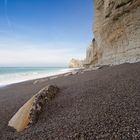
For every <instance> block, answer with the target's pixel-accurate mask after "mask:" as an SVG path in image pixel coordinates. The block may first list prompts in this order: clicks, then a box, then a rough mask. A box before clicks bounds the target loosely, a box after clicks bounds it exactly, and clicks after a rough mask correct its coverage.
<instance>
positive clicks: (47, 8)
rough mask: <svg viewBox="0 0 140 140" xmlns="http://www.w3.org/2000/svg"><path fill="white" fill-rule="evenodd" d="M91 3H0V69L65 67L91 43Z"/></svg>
mask: <svg viewBox="0 0 140 140" xmlns="http://www.w3.org/2000/svg"><path fill="white" fill-rule="evenodd" d="M92 23H93V0H0V66H66V65H67V64H68V62H69V60H70V59H71V58H72V57H74V58H79V59H81V58H84V57H85V51H86V48H87V47H88V45H89V43H90V41H91V40H92V37H93V35H92Z"/></svg>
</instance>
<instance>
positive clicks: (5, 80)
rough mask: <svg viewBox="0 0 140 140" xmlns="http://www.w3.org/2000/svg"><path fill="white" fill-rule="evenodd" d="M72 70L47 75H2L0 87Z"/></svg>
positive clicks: (0, 76) (35, 73)
mask: <svg viewBox="0 0 140 140" xmlns="http://www.w3.org/2000/svg"><path fill="white" fill-rule="evenodd" d="M72 70H73V69H69V68H66V69H61V70H58V71H56V72H46V73H39V72H32V73H31V72H30V73H18V74H6V75H0V87H4V86H7V85H10V84H15V83H20V82H24V81H28V80H34V79H38V78H44V77H48V76H53V75H58V74H63V73H67V72H70V71H72Z"/></svg>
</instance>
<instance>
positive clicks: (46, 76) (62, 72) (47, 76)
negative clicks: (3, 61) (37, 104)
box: [0, 68, 80, 88]
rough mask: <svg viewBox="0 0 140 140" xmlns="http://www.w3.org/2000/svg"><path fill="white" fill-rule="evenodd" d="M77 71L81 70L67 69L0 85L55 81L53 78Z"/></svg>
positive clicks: (1, 86) (0, 86)
mask: <svg viewBox="0 0 140 140" xmlns="http://www.w3.org/2000/svg"><path fill="white" fill-rule="evenodd" d="M77 70H80V68H66V69H62V70H59V72H54V73H51V74H47V73H46V74H42V75H38V76H37V77H30V76H29V77H30V78H29V77H28V78H27V79H24V80H17V81H11V82H8V83H7V84H6V83H5V84H4V83H3V84H1V85H0V88H3V87H7V86H10V85H14V84H18V83H23V82H28V81H37V80H41V79H47V78H48V79H51V78H52V79H53V77H59V76H63V75H65V74H68V73H72V72H74V71H77ZM43 75H44V76H43Z"/></svg>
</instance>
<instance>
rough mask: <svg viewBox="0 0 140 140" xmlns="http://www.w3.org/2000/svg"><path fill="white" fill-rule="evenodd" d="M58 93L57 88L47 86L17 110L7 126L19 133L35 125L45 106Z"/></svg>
mask: <svg viewBox="0 0 140 140" xmlns="http://www.w3.org/2000/svg"><path fill="white" fill-rule="evenodd" d="M58 91H59V88H58V87H56V86H53V85H48V86H46V87H45V88H43V89H42V90H40V91H39V92H38V93H37V94H36V95H34V96H33V97H32V98H31V99H29V100H28V101H27V102H26V103H25V104H24V105H23V106H22V107H21V108H20V109H19V110H18V112H17V113H16V114H15V115H14V116H13V117H12V118H11V120H10V121H9V123H8V126H10V127H13V128H15V129H16V131H17V132H20V131H23V130H24V129H25V128H27V127H29V126H31V125H32V124H34V123H36V122H37V120H38V117H39V115H40V113H41V111H42V109H43V107H44V106H45V104H46V103H47V102H49V101H50V100H52V99H53V98H54V97H55V95H56V94H57V92H58Z"/></svg>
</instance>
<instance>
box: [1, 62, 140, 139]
mask: <svg viewBox="0 0 140 140" xmlns="http://www.w3.org/2000/svg"><path fill="white" fill-rule="evenodd" d="M47 84H55V85H57V86H58V87H59V88H60V92H59V93H58V95H57V96H56V98H55V99H54V100H53V101H52V102H50V103H49V104H48V105H47V107H46V108H45V109H44V111H43V112H42V114H41V115H40V116H39V120H38V122H37V123H36V124H35V125H34V126H32V127H30V128H28V129H26V130H25V131H23V132H20V133H17V132H15V131H14V130H13V129H11V128H10V127H8V126H7V124H8V121H9V120H10V119H11V117H12V116H13V115H14V114H15V113H16V112H17V110H18V109H19V108H20V107H21V106H22V105H23V104H24V103H25V102H26V101H27V100H28V99H30V97H32V96H33V95H34V94H36V93H37V92H38V91H39V90H40V89H42V88H43V87H44V86H46V85H47ZM0 139H1V140H47V139H48V140H94V139H95V140H96V139H100V140H101V139H102V140H109V139H111V140H132V139H133V140H139V139H140V63H135V64H122V65H118V66H112V67H102V68H101V69H98V70H96V71H94V70H92V71H86V72H84V73H78V74H75V75H66V76H60V77H58V78H54V79H53V78H52V79H51V80H47V79H45V78H44V79H40V80H32V81H27V82H23V83H19V84H13V85H10V86H7V87H3V88H0Z"/></svg>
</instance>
